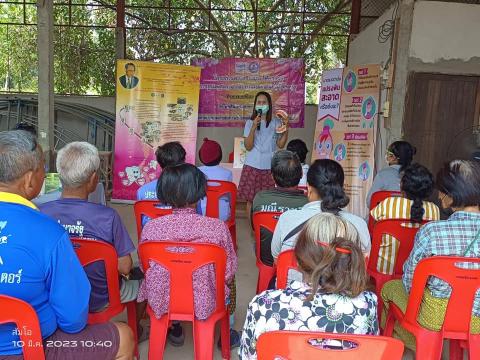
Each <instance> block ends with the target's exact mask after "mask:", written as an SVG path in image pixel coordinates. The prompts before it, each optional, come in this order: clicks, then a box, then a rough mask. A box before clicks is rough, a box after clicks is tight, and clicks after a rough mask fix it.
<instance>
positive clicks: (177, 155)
mask: <svg viewBox="0 0 480 360" xmlns="http://www.w3.org/2000/svg"><path fill="white" fill-rule="evenodd" d="M186 155H187V153H186V152H185V149H184V148H183V146H182V144H180V143H179V142H178V141H171V142H168V143H165V144H163V145H162V146H159V147H158V148H157V150H156V151H155V156H156V157H157V162H158V164H159V165H160V167H161V168H162V169H164V168H166V167H167V166H175V165H179V164H182V163H184V162H185V156H186Z"/></svg>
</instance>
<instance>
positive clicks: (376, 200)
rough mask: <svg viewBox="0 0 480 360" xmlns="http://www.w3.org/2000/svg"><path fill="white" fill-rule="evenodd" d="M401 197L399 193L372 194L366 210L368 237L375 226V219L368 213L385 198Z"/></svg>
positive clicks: (382, 192)
mask: <svg viewBox="0 0 480 360" xmlns="http://www.w3.org/2000/svg"><path fill="white" fill-rule="evenodd" d="M401 195H402V193H401V192H400V191H377V192H374V193H373V194H372V198H371V199H370V208H369V210H368V231H369V232H370V235H372V233H373V225H374V224H375V219H374V218H373V216H372V215H370V212H371V211H372V210H373V209H375V207H376V206H377V205H378V204H380V203H381V202H382V201H383V200H385V199H386V198H389V197H392V196H401Z"/></svg>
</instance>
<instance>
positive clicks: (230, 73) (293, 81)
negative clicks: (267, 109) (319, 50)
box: [192, 58, 305, 128]
mask: <svg viewBox="0 0 480 360" xmlns="http://www.w3.org/2000/svg"><path fill="white" fill-rule="evenodd" d="M192 65H196V66H200V67H201V68H202V72H201V78H200V107H199V116H198V126H200V127H209V126H215V127H242V128H243V127H244V125H245V121H246V120H248V119H250V117H251V116H252V111H253V105H254V104H253V103H254V100H255V94H257V93H258V92H260V91H266V92H268V93H269V94H270V95H271V96H272V103H273V109H274V110H284V111H286V112H287V113H288V115H289V118H290V126H291V127H294V128H295V127H303V121H304V113H305V63H304V61H303V59H240V58H225V59H210V58H208V59H207V58H205V59H194V60H193V61H192Z"/></svg>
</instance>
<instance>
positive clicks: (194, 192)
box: [157, 164, 207, 208]
mask: <svg viewBox="0 0 480 360" xmlns="http://www.w3.org/2000/svg"><path fill="white" fill-rule="evenodd" d="M206 194H207V178H206V177H205V175H204V174H203V173H202V172H201V171H200V170H199V169H198V168H197V167H196V166H194V165H192V164H180V165H177V166H167V167H166V168H165V169H164V170H163V171H162V174H161V175H160V178H159V179H158V182H157V196H158V200H160V201H161V202H162V203H163V204H165V205H170V206H172V207H173V208H183V207H186V206H189V205H193V204H196V203H197V202H199V201H200V200H201V199H202V198H204V197H205V196H206Z"/></svg>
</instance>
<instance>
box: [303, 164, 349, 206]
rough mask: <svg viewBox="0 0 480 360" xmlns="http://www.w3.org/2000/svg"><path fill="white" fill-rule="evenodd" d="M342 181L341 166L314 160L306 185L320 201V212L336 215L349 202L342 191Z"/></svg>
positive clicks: (343, 176) (343, 178) (343, 179)
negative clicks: (315, 193)
mask: <svg viewBox="0 0 480 360" xmlns="http://www.w3.org/2000/svg"><path fill="white" fill-rule="evenodd" d="M344 181H345V175H344V173H343V168H342V166H341V165H340V164H339V163H337V162H336V161H333V160H330V159H319V160H315V161H314V162H313V164H312V165H311V166H310V168H309V169H308V172H307V183H308V185H310V186H312V187H313V188H314V189H315V190H316V191H317V193H318V195H319V196H320V198H321V199H322V211H325V212H330V213H333V214H338V212H339V211H340V210H341V209H342V208H344V207H345V206H347V205H348V203H349V202H350V199H349V198H348V196H347V194H345V190H344V189H343V183H344Z"/></svg>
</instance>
